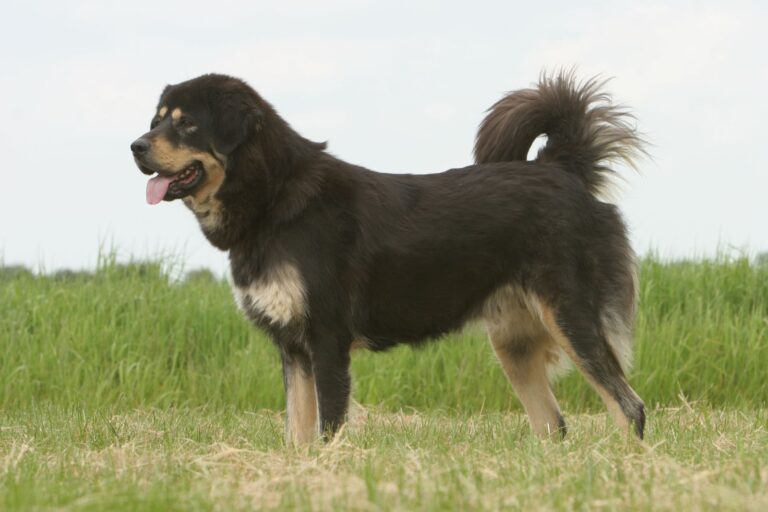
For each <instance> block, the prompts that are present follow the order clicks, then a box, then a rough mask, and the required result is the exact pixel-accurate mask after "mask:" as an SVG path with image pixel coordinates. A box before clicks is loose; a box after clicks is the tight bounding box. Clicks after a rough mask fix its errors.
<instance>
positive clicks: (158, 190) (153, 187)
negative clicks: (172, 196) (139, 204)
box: [147, 174, 173, 204]
mask: <svg viewBox="0 0 768 512" xmlns="http://www.w3.org/2000/svg"><path fill="white" fill-rule="evenodd" d="M171 181H173V180H172V179H171V178H165V177H163V176H160V175H159V174H158V175H157V176H155V177H154V178H152V179H151V180H149V181H148V182H147V203H149V204H157V203H159V202H160V201H162V200H163V198H164V197H165V193H166V192H168V185H170V184H171Z"/></svg>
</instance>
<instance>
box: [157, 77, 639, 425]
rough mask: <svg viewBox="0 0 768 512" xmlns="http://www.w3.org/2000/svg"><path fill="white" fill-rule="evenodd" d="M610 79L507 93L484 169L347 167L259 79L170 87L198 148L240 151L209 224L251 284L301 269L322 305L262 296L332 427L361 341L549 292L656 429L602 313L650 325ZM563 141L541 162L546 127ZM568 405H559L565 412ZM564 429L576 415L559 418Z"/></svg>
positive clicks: (611, 383)
mask: <svg viewBox="0 0 768 512" xmlns="http://www.w3.org/2000/svg"><path fill="white" fill-rule="evenodd" d="M597 91H598V86H597V85H596V84H595V83H594V82H588V83H587V84H585V85H584V86H581V87H579V86H577V84H576V83H575V82H574V80H573V78H572V77H571V76H569V75H560V76H558V77H555V78H552V79H548V78H544V79H543V80H542V83H541V84H540V85H539V87H538V88H537V89H529V90H524V91H518V92H517V93H513V94H510V95H509V96H507V97H505V98H504V99H502V100H501V101H500V102H498V103H497V104H496V105H494V107H493V108H492V109H491V111H490V113H489V115H488V117H487V118H486V120H485V121H484V122H483V125H482V126H481V130H480V132H479V134H478V139H477V144H476V158H477V162H478V164H477V165H472V166H469V167H465V168H461V169H452V170H449V171H446V172H444V173H441V174H431V175H394V174H380V173H376V172H373V171H370V170H368V169H365V168H362V167H358V166H356V165H352V164H350V163H347V162H344V161H342V160H340V159H338V158H336V157H334V156H333V155H331V154H329V153H327V152H326V151H325V145H324V144H318V143H315V142H311V141H308V140H307V139H305V138H303V137H302V136H300V135H299V134H298V133H296V132H295V131H294V130H293V129H292V128H291V127H290V126H289V125H288V124H287V123H286V122H285V121H284V120H283V119H282V118H281V117H280V116H279V115H278V114H277V113H276V111H275V110H274V109H273V108H272V106H271V105H269V104H268V103H267V102H266V101H264V100H263V99H262V98H261V97H260V96H259V95H258V94H257V93H256V92H255V91H254V90H253V89H251V88H250V87H249V86H247V85H246V84H245V83H244V82H242V81H240V80H238V79H235V78H231V77H227V76H222V75H204V76H201V77H199V78H196V79H193V80H190V81H188V82H184V83H181V84H178V85H175V86H172V87H170V88H168V89H167V90H166V91H164V93H163V96H162V98H161V104H167V105H169V106H170V107H171V108H173V107H174V106H179V107H181V108H183V109H184V111H185V112H190V113H191V115H193V116H194V117H196V119H197V122H198V124H199V127H200V130H199V133H198V136H199V139H196V141H195V142H194V144H195V145H196V146H195V147H198V148H199V149H204V150H210V151H212V152H214V153H215V154H223V155H225V157H226V174H225V176H226V177H225V180H224V182H223V184H222V186H221V187H220V189H219V190H218V192H217V193H216V195H215V197H216V198H217V199H218V200H219V201H220V202H221V204H222V205H223V211H222V217H221V221H220V223H219V224H218V225H217V226H216V227H215V228H208V229H204V233H205V236H206V237H207V238H208V239H209V240H210V242H211V243H212V244H213V245H215V246H216V247H218V248H219V249H222V250H226V251H228V252H229V258H230V261H231V268H232V278H233V281H234V285H235V286H237V287H242V288H247V287H248V286H249V285H250V284H251V283H253V282H254V281H258V280H259V279H260V278H262V276H266V275H269V273H270V272H273V271H274V270H275V269H276V268H278V267H279V266H280V265H281V264H283V263H285V262H289V263H290V264H291V265H293V266H294V267H295V268H296V269H298V272H299V274H300V276H301V280H302V282H303V287H304V290H305V296H304V299H305V306H306V307H305V313H304V314H302V315H300V316H297V317H293V318H291V320H290V322H288V323H287V324H280V323H277V322H274V321H273V320H271V319H270V318H268V317H266V316H265V315H263V314H262V313H261V312H260V311H258V309H257V308H254V307H252V306H253V305H252V304H249V303H248V302H247V301H248V299H246V300H245V303H244V304H243V306H244V309H245V310H246V312H247V315H248V316H249V318H250V319H251V320H252V321H253V322H254V323H255V324H256V325H258V326H260V327H262V328H263V329H265V330H267V331H268V332H269V333H270V334H271V336H272V337H273V339H274V341H275V343H276V344H277V345H278V346H279V347H280V350H281V353H282V355H283V359H284V361H286V360H299V361H301V364H302V365H303V366H305V367H306V368H305V369H307V371H311V373H312V374H313V375H314V378H315V383H316V392H317V397H318V408H319V414H320V422H321V423H320V424H321V427H322V428H323V429H324V430H325V431H326V432H328V433H333V432H335V431H336V430H337V429H338V428H339V426H340V425H341V424H342V423H343V421H344V417H345V414H346V411H347V403H348V399H349V391H350V376H349V362H350V349H351V346H352V343H353V341H355V340H363V343H364V344H365V345H366V346H367V347H368V348H369V349H371V350H385V349H387V348H389V347H392V346H394V345H396V344H398V343H411V344H415V343H420V342H422V341H424V340H429V339H434V338H437V337H439V336H441V335H443V334H445V333H447V332H450V331H452V330H455V329H458V328H460V327H461V326H462V325H463V324H464V323H465V322H466V321H467V320H470V319H473V318H477V317H481V316H482V315H483V308H484V307H485V305H486V304H487V301H488V299H489V297H491V296H492V294H493V293H494V292H496V291H497V290H499V289H500V288H502V287H504V286H506V285H511V286H514V287H515V288H516V289H519V290H523V291H524V292H525V293H530V294H532V295H535V296H536V297H538V298H540V299H541V301H542V302H543V303H544V304H546V306H547V307H548V308H549V309H550V310H551V311H553V312H554V314H555V316H556V319H557V325H558V326H559V328H560V329H561V330H562V332H563V333H564V335H565V336H566V337H567V338H568V340H569V342H570V344H571V347H572V352H573V353H574V354H575V355H576V356H577V357H578V358H579V359H580V363H581V366H582V368H583V370H584V371H585V372H586V373H587V375H588V376H589V377H590V378H591V379H592V380H593V381H594V382H596V383H597V384H598V385H600V386H603V387H604V388H605V389H606V390H607V391H608V392H609V393H610V394H611V396H613V397H614V398H615V399H616V400H617V402H618V403H619V404H621V407H622V410H624V411H625V413H626V415H627V416H628V418H629V419H630V420H631V421H633V422H634V424H635V427H636V429H637V432H638V434H639V435H640V436H642V430H643V423H644V414H643V412H642V402H640V401H639V399H638V398H636V395H635V394H634V392H633V391H632V390H631V388H629V385H628V384H627V383H626V381H625V379H624V372H623V370H624V369H623V368H622V362H621V361H620V358H619V356H618V355H617V353H616V349H615V347H612V346H611V343H610V340H608V339H607V333H606V332H605V325H604V322H603V320H602V318H603V315H604V314H605V313H606V312H607V311H609V310H610V311H615V312H618V313H616V314H617V315H619V316H620V317H621V318H622V320H623V321H626V323H627V325H629V326H630V328H631V324H632V316H633V314H634V296H635V289H634V284H633V277H632V269H633V261H632V251H631V249H630V247H629V243H628V241H627V236H626V229H625V226H624V223H623V221H622V218H621V215H620V213H619V211H618V210H617V208H616V207H615V206H613V205H611V204H608V203H605V202H602V201H601V200H600V199H598V198H597V197H596V194H597V192H598V191H599V190H600V189H601V188H602V187H604V185H605V175H606V172H607V171H608V167H607V161H610V160H612V159H616V158H627V157H628V156H629V155H630V154H631V152H632V150H633V149H637V147H638V146H639V140H638V138H637V136H636V134H635V133H634V131H633V130H632V129H631V128H629V127H628V126H627V125H626V124H625V121H624V114H623V113H621V112H620V111H617V110H615V109H614V108H612V107H609V106H595V105H593V103H594V102H596V101H599V100H605V99H606V98H605V96H601V95H600V93H598V92H597ZM543 133H545V134H547V135H548V136H549V140H548V143H547V144H546V146H545V147H544V148H543V149H542V151H541V152H540V154H539V158H538V159H537V160H536V161H535V162H527V161H525V158H526V154H527V152H528V150H529V147H530V145H531V143H532V142H533V140H534V139H535V138H536V137H537V136H538V135H540V134H543ZM558 414H559V413H558ZM557 427H558V428H559V430H560V432H561V433H562V434H563V435H564V434H565V432H566V426H565V422H564V421H563V420H562V417H561V416H559V417H558V425H557Z"/></svg>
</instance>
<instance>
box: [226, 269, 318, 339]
mask: <svg viewBox="0 0 768 512" xmlns="http://www.w3.org/2000/svg"><path fill="white" fill-rule="evenodd" d="M233 292H234V294H235V299H236V300H237V302H238V305H239V306H240V307H241V308H242V309H243V310H244V311H245V312H246V313H249V312H253V313H257V314H259V315H263V316H265V317H267V319H269V321H270V323H272V324H277V325H282V326H286V325H288V324H289V323H290V322H291V321H294V320H302V319H303V318H304V315H305V314H306V305H305V290H304V283H303V280H302V278H301V274H299V271H298V269H297V268H296V267H295V266H293V265H292V264H290V263H287V262H285V263H282V264H280V265H277V266H276V267H274V268H272V269H270V270H268V271H267V272H266V273H265V274H264V275H262V276H261V277H259V278H258V279H257V280H256V281H254V282H253V283H251V284H250V285H249V286H247V287H237V286H235V287H234V288H233Z"/></svg>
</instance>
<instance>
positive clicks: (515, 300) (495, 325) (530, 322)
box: [482, 286, 572, 380]
mask: <svg viewBox="0 0 768 512" xmlns="http://www.w3.org/2000/svg"><path fill="white" fill-rule="evenodd" d="M541 304H542V303H541V301H540V300H539V298H538V297H537V296H536V295H534V294H532V293H527V292H524V291H523V290H521V289H520V288H518V287H516V286H504V287H502V288H499V289H498V290H497V291H496V292H494V293H493V294H492V295H491V296H490V297H489V298H488V300H486V302H485V304H484V306H483V311H482V319H483V320H484V321H485V323H486V326H487V327H488V331H489V334H490V333H491V332H493V334H494V336H496V337H497V338H500V339H506V340H514V339H518V338H519V339H528V338H547V337H548V333H547V328H546V327H545V325H544V323H543V317H542V314H543V309H542V305H541ZM546 356H547V375H548V376H549V379H550V380H555V379H557V378H558V377H561V376H562V375H564V374H565V373H567V372H568V371H569V370H570V369H571V367H572V365H571V364H570V360H569V359H568V358H567V357H566V355H565V353H564V352H563V351H562V349H560V347H559V346H558V345H556V344H555V343H549V344H548V346H547V350H546Z"/></svg>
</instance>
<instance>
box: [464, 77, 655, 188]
mask: <svg viewBox="0 0 768 512" xmlns="http://www.w3.org/2000/svg"><path fill="white" fill-rule="evenodd" d="M604 84H605V81H601V80H596V79H594V78H593V79H591V80H588V81H586V82H582V83H579V82H577V80H576V78H575V77H574V73H573V72H565V71H561V72H560V73H558V74H556V75H555V76H548V75H546V74H542V75H541V77H540V79H539V83H538V84H537V85H536V87H534V88H532V89H521V90H519V91H513V92H511V93H509V94H507V95H506V96H504V97H503V98H502V99H500V100H499V101H498V102H496V103H495V104H494V105H493V106H492V107H491V108H490V109H489V110H488V115H487V116H486V117H485V119H484V120H483V122H482V123H481V124H480V129H479V130H478V132H477V139H476V141H475V161H476V162H477V163H479V164H480V163H491V162H507V161H511V160H526V158H527V155H528V151H529V149H530V147H531V144H532V143H533V141H534V140H535V139H536V137H538V136H539V135H546V136H547V143H546V144H545V145H544V147H542V148H541V150H539V154H538V156H537V157H536V159H537V161H541V162H557V163H559V164H560V165H561V166H563V168H565V169H566V170H567V171H569V172H572V173H574V174H576V175H577V176H578V177H579V178H580V179H581V181H582V182H583V183H584V185H585V186H586V187H587V188H588V189H589V191H590V192H591V193H592V194H598V193H600V192H602V191H604V190H605V188H606V186H607V185H608V182H609V178H610V177H611V175H612V174H613V171H612V170H611V168H610V164H611V163H616V162H619V161H622V162H624V163H626V164H628V165H629V166H630V167H635V162H636V159H637V157H639V156H640V155H643V154H645V150H644V149H643V146H644V144H645V142H644V140H643V139H642V137H641V136H640V135H639V134H638V132H637V130H636V129H635V127H634V123H633V121H634V118H633V117H632V115H631V114H630V113H629V112H627V110H626V109H624V108H622V107H619V106H615V105H613V104H611V97H610V96H609V95H608V94H607V93H605V92H604V91H602V88H603V86H604Z"/></svg>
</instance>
